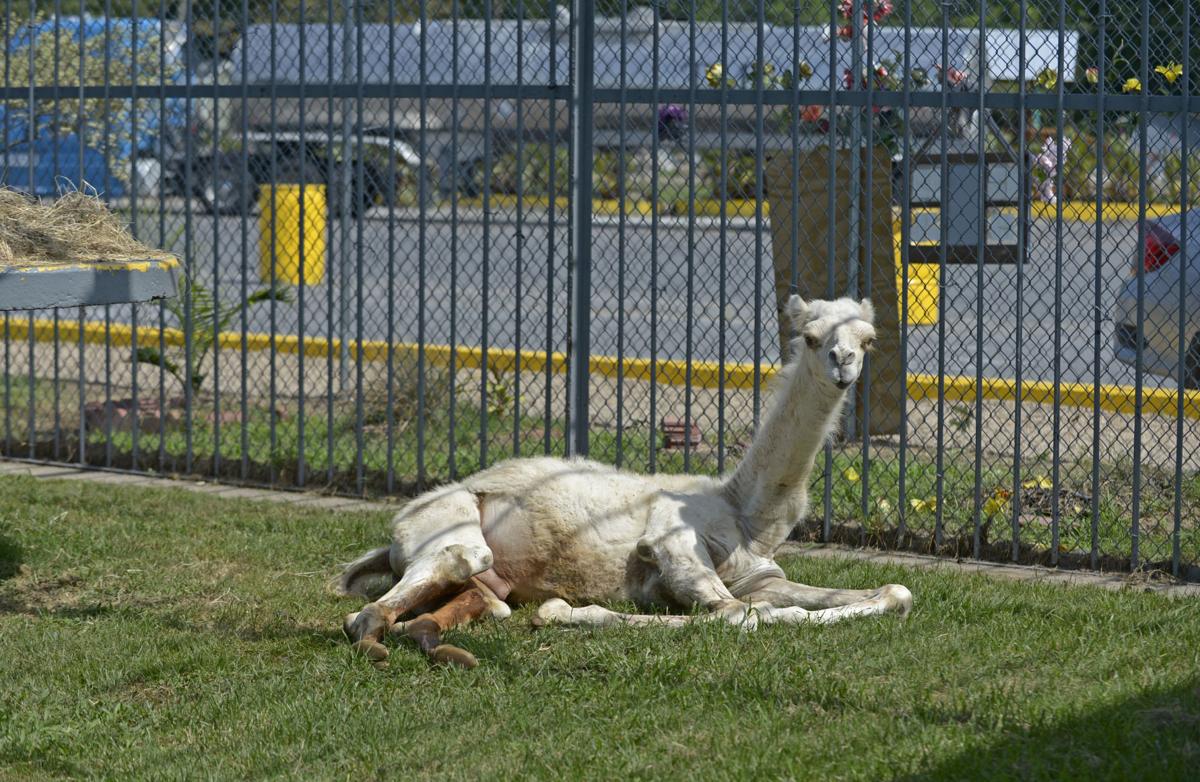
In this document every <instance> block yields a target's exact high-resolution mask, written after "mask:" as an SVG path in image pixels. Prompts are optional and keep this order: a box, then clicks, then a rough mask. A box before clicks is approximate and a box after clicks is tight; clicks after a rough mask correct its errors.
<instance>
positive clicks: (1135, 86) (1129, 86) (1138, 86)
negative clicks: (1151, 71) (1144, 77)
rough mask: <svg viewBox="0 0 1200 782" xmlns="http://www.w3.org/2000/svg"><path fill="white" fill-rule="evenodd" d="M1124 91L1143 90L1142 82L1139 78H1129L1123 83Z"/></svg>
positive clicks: (1122, 88) (1122, 89)
mask: <svg viewBox="0 0 1200 782" xmlns="http://www.w3.org/2000/svg"><path fill="white" fill-rule="evenodd" d="M1121 91H1122V92H1141V91H1142V82H1141V80H1139V79H1134V78H1129V79H1126V80H1125V83H1124V84H1122V85H1121Z"/></svg>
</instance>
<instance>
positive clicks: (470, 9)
mask: <svg viewBox="0 0 1200 782" xmlns="http://www.w3.org/2000/svg"><path fill="white" fill-rule="evenodd" d="M595 13H596V18H595V20H594V22H592V25H593V26H592V28H591V29H592V32H593V37H594V42H595V43H594V58H595V73H594V76H593V77H592V86H593V91H594V95H595V102H594V103H593V104H592V105H588V106H578V105H574V104H573V102H572V96H573V95H574V94H575V88H576V87H577V86H578V85H577V84H576V82H575V81H574V80H575V74H574V70H573V65H574V63H575V59H574V51H573V48H572V40H573V37H572V33H573V32H574V30H575V29H576V25H577V24H579V23H580V20H579V19H577V18H576V15H575V11H573V10H572V9H570V8H566V7H561V6H555V5H553V4H552V3H544V2H529V1H526V0H517V2H513V1H512V0H509V1H508V2H497V1H496V0H491V1H487V0H485V2H482V3H480V2H477V1H473V2H469V3H467V2H458V1H457V0H455V1H454V2H444V1H439V2H431V1H429V0H425V1H422V2H412V1H410V2H363V1H361V0H324V1H322V0H307V1H306V0H277V1H276V2H264V1H263V0H249V2H243V0H194V1H193V2H185V3H165V2H150V1H149V0H125V1H124V2H117V1H116V0H110V1H109V2H106V3H94V2H91V1H90V0H87V1H85V2H81V3H76V2H74V1H73V0H61V2H54V3H45V2H36V3H34V2H30V3H22V2H7V3H5V7H4V19H5V28H4V29H5V40H6V42H7V44H6V48H5V59H4V65H3V67H4V80H5V81H4V96H3V101H2V103H0V111H2V112H3V115H2V120H0V121H2V123H3V128H4V138H5V145H4V148H3V153H0V154H2V156H3V164H4V171H5V180H6V182H7V184H8V185H9V186H11V187H15V188H17V189H21V190H25V191H30V192H33V193H35V194H37V195H38V196H39V197H43V198H53V197H55V196H56V195H57V194H58V193H60V192H62V190H63V188H76V187H78V188H85V189H91V190H94V191H95V192H96V193H98V194H99V195H100V196H101V197H103V198H104V199H106V200H107V201H108V202H109V204H110V205H111V206H112V208H114V209H116V210H118V211H120V213H121V214H122V215H124V216H126V217H127V218H128V219H129V221H130V224H131V225H132V226H133V228H134V230H135V232H136V233H137V235H138V236H139V238H141V239H143V240H144V241H147V242H149V243H151V244H154V245H159V246H162V247H164V248H165V249H168V250H170V251H172V252H175V253H177V254H178V255H179V256H180V258H181V259H182V260H183V261H184V264H185V267H186V270H187V276H186V281H185V284H184V285H183V286H182V288H181V295H180V296H179V297H178V298H176V299H175V300H172V301H168V302H163V303H154V304H142V305H112V306H108V307H84V308H80V309H77V310H69V311H68V310H55V311H37V312H8V313H4V314H3V316H2V317H3V324H2V328H3V362H4V387H3V395H4V412H3V433H2V436H3V440H2V445H3V454H4V455H6V456H8V457H13V458H28V459H36V460H43V461H56V462H72V463H79V464H85V465H95V466H104V467H111V468H117V469H125V470H137V471H154V472H161V473H184V474H191V475H202V476H212V477H215V478H220V479H223V480H236V481H243V482H252V483H269V484H272V485H276V486H284V487H297V488H300V487H303V488H309V489H324V490H330V491H336V492H344V493H353V494H379V493H401V492H411V491H414V490H416V489H418V488H420V487H424V486H429V485H433V484H437V483H440V482H444V481H450V480H454V479H456V478H458V477H461V476H464V475H466V474H469V473H471V472H473V471H476V470H478V469H480V468H481V467H483V466H486V465H488V464H491V463H494V462H496V461H499V460H501V459H504V458H508V457H511V456H520V455H526V456H532V455H541V454H550V455H562V454H565V453H567V452H568V450H569V449H568V440H569V438H570V436H571V428H570V423H569V422H570V421H571V420H578V419H579V417H580V416H581V415H582V416H584V417H585V419H586V421H587V422H588V427H589V433H590V437H589V441H590V455H591V457H592V458H595V459H599V460H601V461H604V462H609V463H612V464H616V465H619V466H621V467H624V468H627V469H631V470H635V471H656V472H679V471H688V472H699V473H713V474H715V473H719V472H722V471H724V470H726V469H728V468H729V467H730V466H732V465H733V464H734V463H736V460H737V459H738V458H739V456H740V454H741V453H742V452H743V451H744V449H745V448H746V446H747V444H748V443H749V441H750V439H751V438H752V437H753V436H754V433H755V431H756V428H757V426H758V424H759V422H760V419H761V414H762V412H763V409H764V405H765V404H767V401H768V400H769V395H770V385H771V383H770V381H771V378H772V376H773V375H774V373H775V372H776V371H777V369H778V368H779V366H780V362H781V360H782V356H784V355H786V350H787V348H786V341H787V339H788V337H789V336H790V334H788V333H787V329H786V326H785V327H784V328H782V329H781V327H780V323H779V318H778V316H777V313H778V311H779V308H780V305H781V303H782V302H783V300H784V299H785V297H786V296H788V295H790V294H792V293H799V294H800V295H802V296H805V297H813V298H823V297H829V296H835V295H843V294H850V295H856V296H860V297H862V296H870V297H871V298H872V299H873V300H874V302H875V306H876V310H877V311H878V312H879V313H880V318H881V323H882V324H883V326H882V327H881V337H880V340H881V349H880V350H879V351H877V352H876V353H875V354H874V355H873V356H872V358H871V359H870V366H869V369H868V372H867V377H866V378H865V379H864V382H862V383H860V385H859V387H858V388H857V389H856V392H855V393H856V399H855V404H854V405H852V406H851V407H850V408H849V412H848V414H847V416H846V420H845V421H844V422H843V426H842V432H841V434H840V435H839V436H838V438H837V439H836V440H835V441H834V442H832V443H831V444H830V445H829V446H828V447H827V448H826V450H825V452H824V453H823V454H822V455H821V456H819V457H818V467H819V469H818V470H817V471H816V473H815V474H816V476H817V477H816V478H815V483H814V486H813V489H812V497H813V503H812V511H811V512H810V515H809V518H808V519H807V520H806V521H805V522H804V523H803V524H802V525H801V526H800V528H799V530H798V533H797V534H798V535H800V536H801V537H804V538H807V539H821V540H842V541H847V542H853V543H869V544H876V545H887V546H897V547H905V548H915V549H919V550H928V551H935V552H939V553H945V554H954V555H963V556H977V557H988V558H1000V559H1016V560H1019V561H1043V562H1050V563H1055V564H1064V565H1083V566H1091V567H1105V568H1118V569H1121V568H1135V569H1158V570H1164V571H1168V572H1170V573H1172V574H1175V575H1180V576H1184V577H1189V578H1196V577H1198V572H1197V567H1198V565H1200V530H1198V528H1197V524H1196V520H1197V519H1198V518H1200V450H1198V446H1200V435H1198V434H1197V431H1198V428H1197V427H1196V425H1195V421H1196V419H1197V418H1198V417H1200V398H1198V397H1197V392H1196V391H1195V390H1192V389H1196V388H1197V387H1200V320H1198V318H1200V306H1198V304H1197V293H1196V291H1197V290H1200V288H1197V283H1196V281H1195V280H1196V278H1197V276H1198V275H1200V268H1198V266H1197V261H1196V260H1195V259H1196V258H1197V257H1200V255H1197V251H1196V250H1194V249H1193V247H1194V245H1195V241H1196V233H1195V229H1194V226H1195V225H1196V223H1197V220H1196V216H1195V215H1194V214H1193V215H1189V214H1188V210H1189V209H1190V208H1192V206H1193V205H1194V204H1195V202H1196V196H1195V193H1196V187H1195V177H1194V174H1195V173H1197V171H1198V170H1200V158H1197V156H1196V154H1195V152H1194V144H1195V142H1196V141H1197V135H1198V134H1197V128H1198V127H1200V124H1197V122H1196V120H1195V116H1194V113H1189V111H1192V110H1193V104H1192V103H1191V101H1192V96H1193V94H1194V87H1193V85H1194V76H1193V73H1192V71H1193V67H1192V64H1193V62H1194V59H1195V58H1194V57H1193V55H1195V54H1197V42H1196V41H1197V39H1196V37H1195V35H1194V34H1195V33H1196V29H1195V28H1196V21H1195V19H1194V16H1195V14H1194V13H1193V12H1192V9H1191V7H1190V5H1189V4H1186V3H1185V4H1179V5H1178V7H1151V6H1150V5H1149V4H1148V3H1140V4H1139V3H1129V2H1116V1H1115V0H1109V2H1107V3H1105V2H1096V1H1094V0H1088V1H1086V2H1085V0H1070V2H1067V1H1066V0H1063V1H1062V2H1057V3H1049V2H1036V3H1018V2H996V1H995V0H991V1H990V2H982V3H978V4H962V3H949V4H947V3H936V2H911V3H900V2H895V3H893V2H892V0H878V2H865V1H864V0H842V1H841V2H838V3H832V2H821V3H801V4H798V5H795V4H792V3H776V2H759V3H749V2H732V0H725V2H714V1H713V0H703V2H701V1H700V0H693V1H692V2H673V1H666V2H661V3H658V4H653V5H637V4H635V3H633V2H630V1H629V0H605V1H604V2H602V3H599V4H597V8H596V12H595ZM573 108H574V109H575V115H574V116H577V117H582V118H583V120H584V121H586V122H588V123H589V126H590V127H591V129H592V135H593V140H594V147H593V148H592V149H585V150H581V149H578V148H575V146H574V144H573V142H572V132H571V131H572V127H571V123H572V116H573ZM854 150H858V152H857V154H856V153H855V152H854ZM581 154H584V155H590V156H591V160H592V166H593V176H592V181H591V183H590V193H591V199H592V205H593V208H592V220H591V231H590V237H589V239H588V240H589V241H590V242H591V245H590V246H591V259H592V262H591V291H590V301H591V306H590V308H589V311H588V313H587V314H588V316H589V317H590V335H591V356H590V361H589V360H586V359H587V358H588V357H581V356H578V355H574V354H573V352H572V350H573V345H572V344H571V340H570V334H571V326H572V323H574V322H576V320H577V319H578V318H579V316H580V313H578V312H573V311H572V307H573V302H574V301H575V300H576V299H575V297H574V296H573V293H574V291H573V287H572V286H573V284H574V282H575V280H576V279H577V278H576V276H575V275H574V273H573V272H574V271H576V270H574V269H573V266H572V264H573V260H574V259H575V258H576V252H575V251H576V249H577V242H578V240H579V237H577V236H575V235H574V232H573V231H572V229H571V221H570V216H571V210H572V208H573V205H574V204H575V203H576V201H577V200H578V197H579V194H580V193H581V192H586V191H585V190H583V189H582V188H583V187H585V185H584V184H581V183H579V182H577V181H575V180H574V179H573V177H572V167H573V165H574V164H575V163H576V162H577V158H578V156H579V155H581ZM1189 217H1190V218H1191V219H1189ZM1189 275H1190V278H1189ZM580 367H586V370H587V371H584V372H582V377H583V378H584V381H585V382H587V383H588V387H589V389H590V395H589V396H590V407H589V409H588V410H586V411H578V410H570V409H569V407H570V402H569V399H570V397H569V395H568V382H567V378H568V371H570V370H572V369H574V370H575V371H578V370H579V369H580Z"/></svg>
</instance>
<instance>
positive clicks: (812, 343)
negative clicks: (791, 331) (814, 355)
mask: <svg viewBox="0 0 1200 782" xmlns="http://www.w3.org/2000/svg"><path fill="white" fill-rule="evenodd" d="M804 341H805V342H806V343H808V346H809V347H810V348H812V349H813V350H816V349H817V348H819V347H821V341H820V340H819V339H817V338H816V337H814V336H813V335H812V334H805V335H804Z"/></svg>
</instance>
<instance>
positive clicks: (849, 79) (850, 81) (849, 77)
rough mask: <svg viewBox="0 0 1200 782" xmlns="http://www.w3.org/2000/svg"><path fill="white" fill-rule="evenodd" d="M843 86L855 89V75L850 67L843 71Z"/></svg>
mask: <svg viewBox="0 0 1200 782" xmlns="http://www.w3.org/2000/svg"><path fill="white" fill-rule="evenodd" d="M842 86H843V87H845V88H846V89H848V90H850V89H854V75H853V74H851V73H850V69H849V68H847V69H846V70H844V71H842Z"/></svg>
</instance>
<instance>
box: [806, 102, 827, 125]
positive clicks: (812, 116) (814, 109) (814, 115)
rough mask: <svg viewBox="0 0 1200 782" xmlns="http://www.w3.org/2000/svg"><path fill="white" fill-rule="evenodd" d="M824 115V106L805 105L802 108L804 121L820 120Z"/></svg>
mask: <svg viewBox="0 0 1200 782" xmlns="http://www.w3.org/2000/svg"><path fill="white" fill-rule="evenodd" d="M823 116H825V107H824V106H819V105H812V106H805V107H804V108H802V109H801V110H800V120H801V121H802V122H819V121H820V119H821V117H823Z"/></svg>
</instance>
